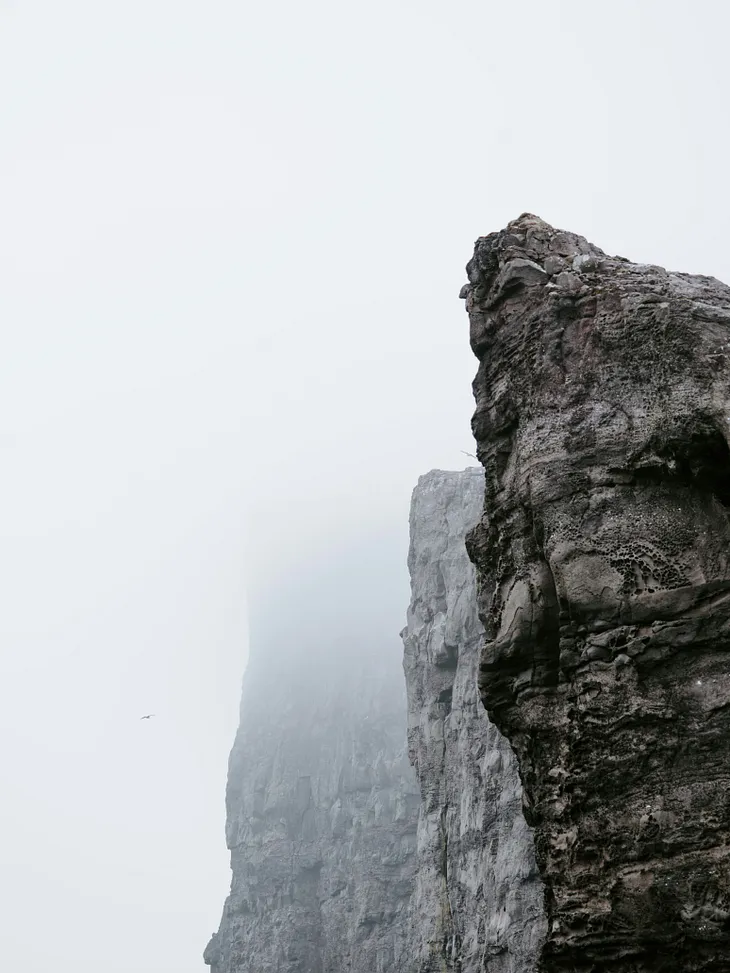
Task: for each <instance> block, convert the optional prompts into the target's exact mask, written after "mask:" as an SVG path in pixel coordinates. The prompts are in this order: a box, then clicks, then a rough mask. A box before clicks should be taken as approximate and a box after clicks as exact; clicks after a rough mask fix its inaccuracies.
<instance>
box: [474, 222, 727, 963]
mask: <svg viewBox="0 0 730 973" xmlns="http://www.w3.org/2000/svg"><path fill="white" fill-rule="evenodd" d="M532 265H537V266H538V267H542V268H544V269H545V276H544V277H542V276H541V275H540V274H538V273H537V272H534V271H530V273H526V272H524V268H525V267H526V266H530V267H531V266H532ZM512 267H515V268H516V270H515V271H514V272H513V271H512V270H511V268H512ZM467 273H468V278H469V284H468V286H467V287H466V288H465V289H464V290H463V294H464V296H465V299H466V305H467V310H468V312H469V318H470V333H471V344H472V348H473V350H474V353H475V354H476V356H477V357H478V359H479V370H478V373H477V376H476V379H475V381H474V395H475V400H476V411H475V414H474V419H473V430H474V435H475V437H476V440H477V444H478V456H479V458H480V461H481V462H482V463H483V465H484V468H485V471H486V490H485V507H484V514H483V516H482V519H481V522H480V524H479V525H478V526H477V528H476V529H475V530H474V531H473V532H472V533H471V535H470V538H469V550H470V554H471V557H472V559H473V560H474V562H475V563H476V565H477V568H478V576H479V607H480V615H481V618H482V621H483V623H484V625H485V629H486V635H487V641H486V643H485V648H484V651H483V654H482V661H481V669H480V677H479V679H480V690H481V693H482V697H483V700H484V703H485V705H486V707H487V709H488V711H489V714H490V717H491V718H492V719H493V720H494V721H495V723H496V725H497V726H498V727H499V728H500V729H501V730H502V731H503V732H504V733H505V734H506V736H507V737H508V738H509V740H510V742H511V743H512V745H513V747H514V748H515V751H516V753H517V757H518V760H519V764H520V771H521V775H522V780H523V784H524V787H525V810H526V815H527V818H528V821H529V822H530V823H531V824H532V825H534V827H535V829H536V848H537V859H538V863H539V867H540V871H541V873H542V876H543V878H544V880H545V882H546V885H547V893H548V894H547V902H548V910H549V922H550V929H549V934H548V939H547V942H546V945H545V949H544V951H543V955H542V960H541V964H542V965H541V969H543V970H545V971H558V970H560V971H571V973H572V971H578V970H580V971H589V970H590V971H594V970H595V971H598V970H601V971H603V970H611V971H615V973H638V971H642V973H648V971H654V970H672V971H682V973H696V971H710V970H712V971H718V970H723V971H724V970H730V788H729V785H730V706H729V705H728V704H729V703H730V655H729V654H728V650H729V649H730V558H729V554H730V524H729V522H728V515H727V511H728V506H729V505H730V450H729V449H728V435H729V433H730V367H729V363H730V359H728V351H729V349H730V289H729V288H728V287H726V286H725V285H724V284H721V283H720V282H718V281H717V280H715V279H713V278H710V277H697V276H690V275H687V274H677V273H668V272H667V271H665V270H663V269H662V268H660V267H655V266H648V265H636V264H632V263H630V262H629V261H627V260H625V259H623V258H614V257H609V256H607V255H606V254H605V253H603V252H602V251H601V250H599V249H598V248H597V247H594V246H592V245H591V244H589V243H588V242H587V241H586V240H584V239H583V238H581V237H578V236H575V235H574V234H571V233H565V232H562V231H557V230H555V229H554V228H552V227H551V226H548V225H547V224H546V223H544V222H543V221H542V220H540V219H538V218H537V217H535V216H532V215H530V214H525V215H523V216H521V217H520V218H519V219H518V220H515V221H514V222H513V223H511V224H510V225H509V226H508V227H507V228H506V230H503V231H501V232H499V233H493V234H490V235H489V236H486V237H482V238H481V239H479V240H478V241H477V243H476V246H475V250H474V256H473V258H472V260H471V261H470V263H469V265H468V268H467Z"/></svg>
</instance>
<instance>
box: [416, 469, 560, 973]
mask: <svg viewBox="0 0 730 973" xmlns="http://www.w3.org/2000/svg"><path fill="white" fill-rule="evenodd" d="M483 497H484V474H483V472H482V470H481V469H471V470H466V471H464V472H463V473H444V472H440V471H433V472H431V473H429V474H428V475H426V476H422V477H421V478H420V480H419V482H418V486H417V487H416V489H415V490H414V492H413V499H412V503H411V514H410V534H411V540H410V550H409V555H408V567H409V570H410V574H411V603H410V607H409V610H408V619H407V626H406V628H405V629H404V630H403V632H402V636H403V643H404V669H405V675H406V686H407V690H408V749H409V755H410V758H411V761H412V763H413V765H414V767H415V769H416V772H417V775H418V779H419V783H420V788H421V813H420V817H419V824H418V868H417V873H416V884H415V890H414V898H413V908H412V912H413V918H412V926H411V943H412V946H411V950H410V953H411V955H412V957H413V963H414V966H413V973H436V971H444V970H453V971H460V973H477V971H480V973H481V971H489V973H532V971H533V970H534V969H535V963H536V959H537V953H538V948H539V946H540V945H541V943H542V940H543V938H544V934H545V922H544V918H543V890H542V885H541V882H540V881H539V879H538V877H537V869H536V866H535V859H534V850H533V840H532V834H531V832H530V830H529V829H528V827H527V825H526V824H525V821H524V818H523V815H522V808H521V795H522V792H521V786H520V782H519V777H518V772H517V765H516V761H515V758H514V756H513V754H512V751H511V749H510V747H509V745H508V744H507V742H506V740H505V739H504V738H503V737H502V735H501V734H500V733H499V731H498V730H497V729H496V727H495V726H493V725H492V724H491V723H490V722H489V720H488V718H487V714H486V712H485V710H484V708H483V706H482V705H481V702H480V700H479V697H478V692H477V668H478V663H479V650H480V645H481V639H482V627H481V625H480V623H479V619H478V617H477V610H476V587H475V576H474V569H473V567H472V565H471V564H470V562H469V558H468V556H467V553H466V548H465V543H464V539H465V535H466V532H467V530H468V529H469V528H470V527H472V526H473V525H474V524H475V523H476V522H477V520H478V519H479V516H480V513H481V509H482V506H483Z"/></svg>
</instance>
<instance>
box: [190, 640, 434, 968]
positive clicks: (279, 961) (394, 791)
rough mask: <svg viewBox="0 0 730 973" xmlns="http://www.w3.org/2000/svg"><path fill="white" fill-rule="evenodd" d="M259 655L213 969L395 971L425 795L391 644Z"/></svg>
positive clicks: (249, 684)
mask: <svg viewBox="0 0 730 973" xmlns="http://www.w3.org/2000/svg"><path fill="white" fill-rule="evenodd" d="M348 650H349V647H347V646H344V647H342V652H341V653H340V654H339V656H338V655H336V654H327V653H324V654H322V653H321V652H320V654H319V656H318V657H315V659H313V658H312V655H311V653H307V651H306V646H301V647H300V651H299V652H298V653H297V654H296V655H295V656H294V657H293V658H292V655H291V653H290V655H289V657H288V658H283V659H279V660H278V661H277V660H276V659H272V658H266V657H265V656H264V657H260V658H254V659H253V660H252V662H251V663H250V665H249V668H248V670H247V673H246V677H245V680H244V693H243V699H242V704H241V723H240V727H239V730H238V734H237V736H236V740H235V743H234V746H233V750H232V752H231V757H230V763H229V777H228V790H227V825H226V834H227V841H228V847H229V848H230V851H231V870H232V875H233V879H232V885H231V891H230V895H229V897H228V899H227V901H226V904H225V907H224V911H223V918H222V920H221V925H220V929H219V931H218V932H217V933H216V935H215V936H213V938H212V940H211V942H210V943H209V945H208V947H207V949H206V952H205V961H206V963H208V964H209V965H210V966H211V968H212V973H394V971H395V970H400V969H404V968H405V965H406V962H407V959H408V954H407V949H406V941H407V936H408V922H409V903H410V897H411V892H412V888H413V880H414V870H415V864H416V856H415V849H416V822H417V816H418V805H419V798H418V791H417V788H416V784H415V780H414V777H413V773H412V770H411V768H410V766H409V765H408V758H407V754H406V750H405V713H404V708H405V700H404V693H403V687H402V682H401V679H400V677H399V673H398V671H397V659H396V655H397V653H394V654H393V659H392V661H391V662H388V661H387V660H385V661H384V660H383V658H382V653H381V652H380V651H379V649H378V648H377V647H376V651H373V652H372V657H371V658H370V659H366V661H360V662H357V660H356V659H355V658H352V657H351V656H348V654H347V653H348Z"/></svg>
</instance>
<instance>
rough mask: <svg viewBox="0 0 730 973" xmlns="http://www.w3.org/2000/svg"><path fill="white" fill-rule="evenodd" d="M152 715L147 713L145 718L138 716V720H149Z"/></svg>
mask: <svg viewBox="0 0 730 973" xmlns="http://www.w3.org/2000/svg"><path fill="white" fill-rule="evenodd" d="M154 715H155V714H154V713H148V714H147V716H140V719H141V720H151V719H152V717H153V716H154Z"/></svg>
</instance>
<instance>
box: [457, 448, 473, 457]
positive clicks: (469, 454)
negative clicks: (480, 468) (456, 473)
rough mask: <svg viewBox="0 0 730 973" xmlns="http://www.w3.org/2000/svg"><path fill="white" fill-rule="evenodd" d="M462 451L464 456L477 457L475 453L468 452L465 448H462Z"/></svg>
mask: <svg viewBox="0 0 730 973" xmlns="http://www.w3.org/2000/svg"><path fill="white" fill-rule="evenodd" d="M460 452H462V453H463V454H464V456H471V458H472V459H476V456H475V455H474V453H467V451H466V450H465V449H462V450H460Z"/></svg>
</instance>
